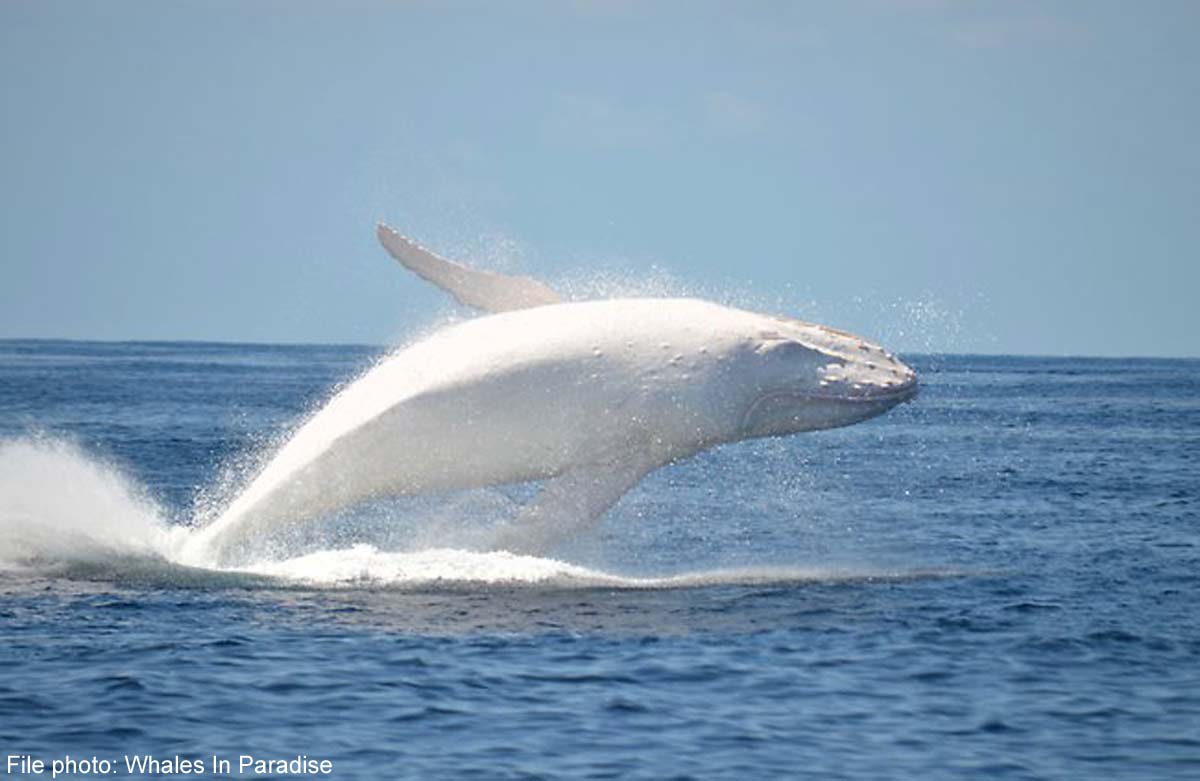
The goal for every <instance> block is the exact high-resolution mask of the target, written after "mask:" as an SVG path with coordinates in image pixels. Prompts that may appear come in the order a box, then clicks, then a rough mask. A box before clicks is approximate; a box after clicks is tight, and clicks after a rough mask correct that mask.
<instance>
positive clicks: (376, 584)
mask: <svg viewBox="0 0 1200 781" xmlns="http://www.w3.org/2000/svg"><path fill="white" fill-rule="evenodd" d="M195 534H196V531H195V530H194V529H193V528H190V527H187V526H184V525H179V524H173V523H171V522H169V521H168V520H167V513H166V512H164V511H163V509H162V508H160V507H158V506H157V505H156V504H155V503H154V501H153V500H152V499H150V498H149V497H148V496H147V494H146V492H145V491H144V490H143V489H142V488H141V487H140V486H139V485H138V484H137V482H136V481H134V480H133V479H132V478H130V477H129V476H128V475H126V474H124V473H122V472H121V470H120V469H118V468H117V467H116V466H115V465H113V464H111V463H109V462H107V461H105V460H103V459H100V458H97V457H94V456H91V455H89V454H88V453H86V452H85V451H84V450H82V449H81V448H79V447H78V446H76V445H74V444H73V443H71V442H68V441H64V440H60V439H53V438H49V437H27V438H22V439H16V440H7V441H0V572H5V571H9V572H12V571H23V572H27V573H34V574H38V573H43V574H52V573H59V572H61V571H63V570H64V569H65V570H72V569H74V570H76V571H80V572H83V573H85V574H87V575H88V576H89V577H95V576H96V575H97V573H101V574H102V576H103V577H104V578H115V579H120V578H122V577H123V576H131V577H137V578H139V579H143V580H145V579H146V578H150V579H151V580H159V581H161V582H164V583H171V582H176V581H179V580H181V579H183V578H182V577H181V576H182V575H184V574H186V580H187V582H189V583H192V584H195V583H201V584H203V583H204V582H206V578H211V581H212V583H213V584H215V585H226V584H228V583H229V582H230V581H229V579H228V576H229V575H246V576H251V577H252V578H257V580H245V581H237V582H241V583H243V584H250V583H262V582H266V583H275V584H278V585H298V586H304V587H316V588H344V587H357V588H362V587H367V588H473V587H480V586H497V585H499V586H518V587H540V588H555V589H570V588H613V589H664V588H694V587H704V586H713V585H739V584H740V585H745V584H759V583H802V582H836V581H847V580H871V579H876V578H883V579H891V578H896V577H910V576H912V575H911V574H909V575H903V574H899V575H898V574H895V573H887V572H880V571H863V570H835V569H821V568H811V569H809V568H750V569H738V570H713V571H703V572H694V573H685V574H681V575H671V576H665V577H629V576H625V575H620V574H614V573H609V572H604V571H601V570H597V569H592V568H589V567H585V566H581V565H578V564H572V563H568V562H565V561H559V560H556V559H552V558H542V557H537V556H521V555H516V554H513V553H508V552H505V551H473V550H462V549H453V548H446V547H438V546H437V543H436V541H435V540H434V539H433V537H432V536H431V535H427V534H419V535H418V538H416V539H414V540H411V541H410V542H411V543H412V544H416V545H420V544H424V545H428V546H429V547H427V548H425V549H418V550H411V549H410V550H383V549H380V548H378V547H376V546H375V545H373V544H368V543H366V542H362V543H358V544H352V545H349V546H345V547H340V548H327V549H323V550H316V551H306V552H300V551H291V552H289V551H280V552H277V553H278V555H276V556H273V557H263V558H258V559H256V560H253V561H250V562H247V563H245V564H243V565H240V566H238V567H236V568H234V567H229V568H218V567H212V566H209V565H207V564H206V562H203V561H198V560H195V559H193V558H192V557H190V556H189V555H188V553H187V550H188V545H187V542H188V540H189V539H190V538H191V537H192V536H194V535H195ZM206 573H207V574H206Z"/></svg>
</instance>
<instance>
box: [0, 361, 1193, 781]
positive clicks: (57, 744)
mask: <svg viewBox="0 0 1200 781" xmlns="http://www.w3.org/2000/svg"><path fill="white" fill-rule="evenodd" d="M381 354H382V350H381V349H380V348H368V347H354V346H344V347H338V346H273V345H244V344H203V343H150V342H148V343H89V342H59V341H11V340H10V341H3V342H0V671H2V674H0V746H2V747H3V752H4V754H5V755H6V762H7V764H6V766H5V773H6V775H4V777H5V778H30V779H33V778H51V776H52V770H60V771H61V772H59V773H57V774H56V775H57V777H59V778H64V777H69V778H100V777H109V778H118V779H121V778H168V777H180V778H182V777H190V778H203V779H210V778H268V777H270V778H299V777H304V778H337V779H381V778H389V779H390V778H418V779H458V778H476V779H539V778H547V779H550V778H572V779H577V778H578V779H602V778H613V779H688V778H695V779H760V778H782V779H796V778H813V779H883V778H886V779H906V778H920V779H923V781H932V780H933V779H964V778H978V779H1042V778H1071V779H1078V778H1089V779H1090V778H1104V779H1195V778H1200V604H1198V602H1200V599H1198V598H1200V517H1198V512H1197V511H1198V494H1200V479H1198V467H1200V361H1196V360H1159V359H1149V358H1132V359H1119V360H1118V359H1088V358H1037V357H1020V356H971V355H916V356H905V357H904V359H905V361H906V362H908V363H909V364H910V365H912V366H914V367H915V368H916V369H917V370H918V371H919V372H920V373H921V377H922V382H923V389H922V392H921V395H920V396H919V397H918V398H917V399H916V400H915V401H914V402H913V403H910V404H906V405H904V406H902V407H900V408H897V409H895V410H893V411H891V412H890V413H888V414H887V415H884V416H882V417H880V418H876V419H874V420H871V421H868V422H866V423H862V424H859V425H856V426H852V427H848V428H844V429H838V430H832V431H825V432H815V433H807V434H800V435H797V436H793V437H789V438H783V439H769V440H759V441H754V442H744V443H739V444H736V445H730V446H725V447H721V448H719V449H716V450H713V451H710V452H707V453H704V454H702V455H701V456H699V457H697V458H694V459H691V460H689V461H686V462H682V463H679V464H676V465H673V466H670V467H667V468H664V469H662V470H660V471H658V472H655V473H653V474H651V475H650V476H649V477H648V478H647V479H646V480H645V481H644V482H643V483H642V484H641V485H639V486H638V487H637V488H635V489H634V490H633V491H632V492H631V493H630V494H628V495H627V496H626V497H625V498H624V499H623V500H622V501H621V503H620V504H619V505H618V506H617V507H616V508H615V509H614V510H613V511H612V512H611V513H610V514H609V516H608V517H607V518H606V520H605V521H604V522H603V523H602V524H601V525H600V526H598V527H597V528H595V529H594V530H591V531H589V532H587V533H584V534H581V535H579V536H578V538H575V539H572V540H570V541H569V542H568V543H566V544H565V545H564V546H563V547H562V549H560V550H558V551H556V552H555V555H554V556H553V557H552V558H535V557H529V556H514V555H510V554H504V553H496V552H484V551H482V550H479V549H473V546H472V540H477V539H479V535H480V534H482V533H484V532H486V530H487V529H489V528H490V527H491V526H492V525H494V524H495V522H496V520H497V518H499V517H501V516H503V515H504V514H505V513H506V512H508V511H510V510H511V509H512V507H514V506H516V504H517V503H519V502H521V501H523V500H524V499H526V498H527V497H528V496H529V495H530V492H531V491H532V487H531V486H514V487H506V488H502V489H492V490H488V491H475V492H462V493H458V494H455V495H450V496H441V497H433V498H425V499H420V500H388V501H378V502H372V503H368V504H367V505H364V506H362V507H359V508H355V509H353V510H351V511H348V512H346V513H342V514H340V515H339V516H338V517H335V518H333V519H329V520H327V521H326V522H324V523H322V524H317V525H316V526H315V528H314V529H313V530H312V532H311V533H310V534H308V535H307V536H305V537H302V538H301V539H300V540H298V542H297V547H296V548H295V549H294V550H291V551H288V552H287V555H283V556H278V557H275V558H272V559H270V560H263V561H259V562H255V563H253V564H252V565H249V566H247V567H245V568H243V569H241V570H237V571H233V570H209V569H203V568H198V567H193V566H187V565H186V564H185V563H180V562H179V561H176V560H173V559H172V557H171V555H170V553H169V552H170V551H171V550H173V545H174V544H175V543H176V542H177V541H178V540H179V539H180V538H182V537H185V536H186V535H188V534H190V533H191V532H190V531H189V528H188V527H189V526H192V525H195V524H197V523H203V522H204V520H205V519H207V518H211V517H212V515H213V513H214V512H215V510H216V509H219V508H220V507H221V506H222V504H223V503H224V502H227V501H228V499H229V498H230V497H231V496H232V494H233V493H235V492H236V489H237V487H238V486H239V485H240V484H241V483H242V482H244V480H245V478H246V475H247V473H248V472H250V471H252V469H253V465H254V464H255V463H257V459H259V458H260V456H261V454H263V453H266V452H270V451H271V449H272V448H273V447H275V446H276V445H277V444H278V443H279V442H280V441H281V440H282V439H284V438H286V436H287V433H288V432H289V431H290V430H292V429H293V428H294V426H295V425H296V424H297V422H298V421H300V420H302V419H303V418H304V417H305V416H306V415H307V414H308V413H310V412H312V411H313V410H315V409H316V408H318V407H319V406H320V405H321V404H322V403H323V401H324V400H326V399H327V398H329V397H330V395H331V394H332V393H333V392H334V390H335V389H336V388H338V387H340V386H341V385H343V384H344V383H346V382H348V381H351V380H352V379H353V378H354V377H355V376H357V375H359V374H361V373H362V372H363V371H364V370H365V369H366V368H368V367H369V366H371V365H372V363H373V362H374V361H376V360H377V359H378V358H379V357H380V355H381ZM247 757H249V758H250V759H249V760H246V759H245V758H247ZM14 758H15V759H14ZM38 761H41V762H43V763H44V766H43V767H44V769H43V770H42V771H41V772H38V771H37V770H36V769H35V768H36V765H34V764H33V763H35V762H38ZM247 762H248V764H247ZM22 763H24V764H22ZM55 763H58V764H57V765H56V764H55ZM72 763H73V764H72ZM255 763H263V764H257V765H256V764H255ZM289 763H290V764H289ZM322 763H327V764H322Z"/></svg>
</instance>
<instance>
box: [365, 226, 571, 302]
mask: <svg viewBox="0 0 1200 781" xmlns="http://www.w3.org/2000/svg"><path fill="white" fill-rule="evenodd" d="M376 233H377V234H378V236H379V241H380V243H381V244H383V248H384V249H386V250H387V251H388V253H389V254H390V255H391V256H392V257H393V258H395V259H396V260H398V261H400V263H401V265H403V266H404V267H405V268H407V269H409V270H410V271H412V272H413V273H415V274H416V275H417V276H419V277H421V278H422V279H425V280H428V281H430V282H432V283H433V284H435V285H437V286H438V287H440V288H442V289H443V290H445V291H446V292H448V293H449V294H450V295H452V296H454V297H455V298H456V299H457V300H458V301H459V302H460V303H462V304H465V305H466V306H470V307H474V308H476V309H482V310H484V311H485V312H507V311H508V310H510V309H527V308H529V307H533V306H542V305H544V304H557V303H559V302H561V301H562V300H563V297H562V296H560V295H559V294H558V293H556V292H555V291H554V290H552V289H550V288H549V287H547V286H546V285H544V284H542V283H541V282H538V281H537V280H536V279H530V278H529V277H510V276H507V275H505V274H497V273H495V272H492V271H479V270H478V269H473V268H468V267H467V266H464V265H462V264H461V263H455V262H454V261H452V260H446V259H445V258H443V257H439V256H437V255H435V254H433V253H432V252H430V251H429V250H427V249H425V248H424V247H422V246H421V245H420V244H417V243H416V242H415V241H413V240H412V239H409V238H406V237H404V236H401V235H400V234H399V233H397V232H396V231H394V230H392V229H391V228H389V227H388V226H386V225H383V224H382V223H381V224H380V225H379V228H378V229H377V231H376Z"/></svg>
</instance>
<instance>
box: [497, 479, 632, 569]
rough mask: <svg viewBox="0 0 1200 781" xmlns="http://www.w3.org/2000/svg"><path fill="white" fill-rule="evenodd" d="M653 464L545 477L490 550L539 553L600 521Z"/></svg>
mask: <svg viewBox="0 0 1200 781" xmlns="http://www.w3.org/2000/svg"><path fill="white" fill-rule="evenodd" d="M655 466H656V464H640V463H635V464H629V463H626V464H607V465H590V466H584V467H578V468H576V469H573V470H571V471H569V472H564V473H563V474H561V475H559V476H558V477H554V478H551V479H550V480H548V481H547V482H546V483H545V485H543V486H542V490H541V492H540V493H539V494H538V495H537V496H536V497H535V498H534V500H533V501H532V502H530V503H529V504H527V505H525V506H524V507H522V508H521V511H520V513H518V515H517V517H516V518H515V519H514V520H513V521H512V522H511V523H509V524H508V525H507V526H506V527H505V528H504V529H503V530H502V531H501V532H500V533H499V534H498V535H497V537H496V540H495V542H494V543H493V545H492V547H493V548H496V549H499V550H507V551H511V552H513V553H523V554H540V553H543V552H545V551H547V550H549V549H550V548H552V547H553V546H554V545H556V544H558V543H560V542H562V541H563V540H564V539H566V538H567V537H570V536H571V535H573V534H576V533H578V532H579V531H580V530H581V529H583V528H585V527H587V526H588V525H589V524H591V523H592V522H594V521H596V520H598V519H599V518H601V517H602V516H603V515H604V514H605V513H606V512H608V510H609V508H611V507H612V506H613V505H614V504H616V503H617V501H618V500H619V499H620V498H621V497H622V496H624V495H625V493H626V492H627V491H629V489H630V488H633V487H634V486H635V485H637V484H638V482H639V481H641V479H642V478H643V477H645V476H646V473H647V472H650V471H651V470H652V469H654V467H655Z"/></svg>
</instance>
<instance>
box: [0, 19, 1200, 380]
mask: <svg viewBox="0 0 1200 781" xmlns="http://www.w3.org/2000/svg"><path fill="white" fill-rule="evenodd" d="M1197 40H1200V3H1197V2H1192V1H1191V0H1185V1H1181V2H1146V3H1133V2H1127V1H1126V0H1114V1H1112V2H1103V1H1100V0H1088V2H1082V1H1080V2H1022V1H1021V0H1003V1H1002V2H937V0H924V1H921V0H907V1H905V0H892V1H891V2H887V1H886V0H873V1H868V0H861V1H857V0H845V1H842V2H832V1H831V2H821V3H815V2H814V3H798V2H762V3H749V2H746V3H740V2H739V3H733V2H728V3H706V2H678V3H653V2H649V3H634V2H601V1H600V0H595V1H594V2H553V3H551V2H545V3H535V2H510V3H497V2H479V3H441V2H382V1H381V2H338V3H334V2H327V3H316V2H304V1H303V0H276V1H270V0H239V2H161V1H160V0H154V1H153V2H114V1H107V2H65V3H64V2H53V1H49V2H48V1H47V0H0V106H2V111H3V121H2V122H0V176H2V180H3V186H2V187H0V263H2V266H0V269H2V271H0V337H67V338H93V339H212V340H231V341H290V342H295V341H314V342H372V343H379V342H387V341H391V340H393V339H395V338H397V336H398V335H400V334H401V333H403V332H404V331H405V330H407V329H410V328H412V327H414V326H416V325H418V324H420V323H422V322H425V321H427V320H429V319H430V318H431V317H433V316H434V315H435V314H436V313H437V312H438V311H439V308H441V307H442V306H443V305H444V299H442V298H441V297H439V296H438V294H437V293H436V292H435V291H434V290H433V289H431V288H428V287H427V286H426V285H424V284H423V283H421V282H419V281H415V280H412V279H409V278H408V277H406V276H405V275H404V274H403V272H402V271H401V270H400V269H399V268H398V267H396V266H395V265H394V264H392V262H391V261H389V260H388V259H387V257H386V256H385V255H384V254H383V252H382V250H380V249H379V248H378V247H377V246H376V244H375V240H374V236H373V226H374V223H375V222H376V221H377V220H381V219H382V220H386V221H388V222H390V223H392V224H393V225H395V226H397V227H398V228H400V229H401V230H402V231H404V232H408V233H411V234H413V235H415V236H417V237H418V238H419V239H421V240H422V241H423V242H425V243H427V244H430V245H432V246H434V247H436V248H439V249H441V250H443V251H445V252H446V253H447V254H451V255H456V256H460V257H463V258H467V259H472V260H475V261H477V262H478V263H479V264H480V265H491V266H494V267H500V268H506V269H512V270H521V271H523V272H525V273H533V274H536V275H539V276H542V277H545V278H547V279H550V280H552V281H557V282H559V283H561V284H566V283H567V282H569V281H573V282H574V283H575V284H576V285H577V287H575V288H574V289H576V290H584V289H587V288H588V287H589V286H591V287H596V286H598V285H600V284H601V282H604V281H605V280H607V281H609V282H610V283H611V282H612V281H613V280H615V281H616V282H615V284H616V286H617V287H621V286H625V287H626V288H628V289H633V290H638V289H642V290H664V291H668V292H693V293H701V294H704V295H706V296H708V297H715V298H719V299H724V300H728V301H734V302H739V303H743V304H748V305H752V306H757V307H761V308H767V309H774V310H779V311H781V312H784V313H788V314H792V315H796V316H800V317H809V318H813V319H819V320H821V321H823V322H827V323H829V324H832V325H837V326H841V327H844V328H849V329H851V330H857V331H861V332H864V333H865V335H868V336H872V337H877V338H881V339H883V340H884V341H885V342H887V343H888V344H889V345H890V346H894V347H896V348H898V349H902V350H949V351H960V352H961V351H982V352H1016V353H1049V354H1062V353H1075V354H1101V355H1130V354H1143V355H1192V356H1196V355H1200V336H1198V335H1200V314H1198V312H1200V305H1198V304H1197V293H1198V292H1200V254H1198V251H1197V247H1200V46H1198V45H1197V43H1196V42H1197Z"/></svg>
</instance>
